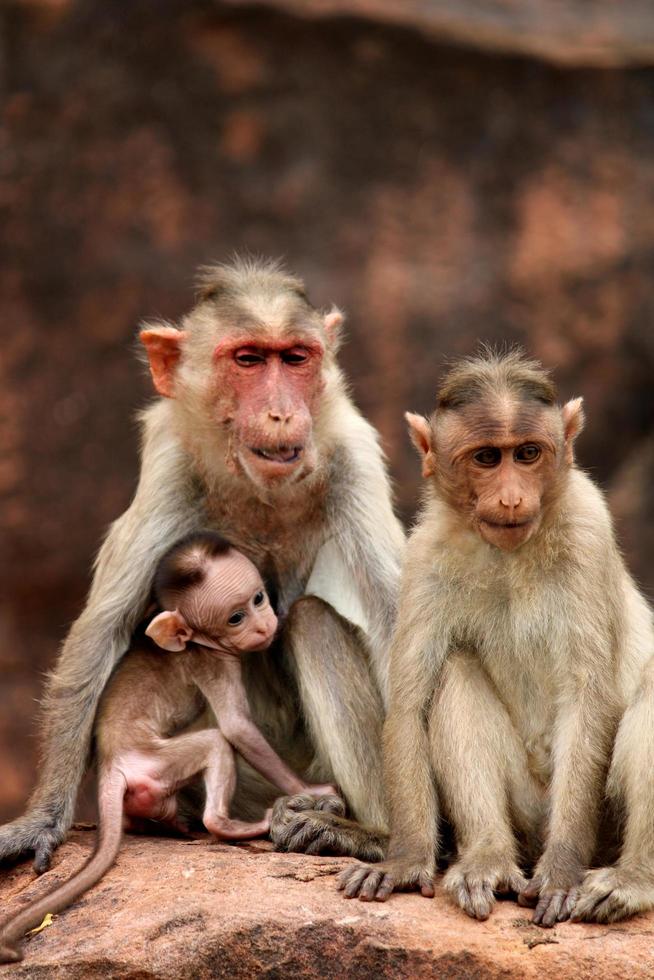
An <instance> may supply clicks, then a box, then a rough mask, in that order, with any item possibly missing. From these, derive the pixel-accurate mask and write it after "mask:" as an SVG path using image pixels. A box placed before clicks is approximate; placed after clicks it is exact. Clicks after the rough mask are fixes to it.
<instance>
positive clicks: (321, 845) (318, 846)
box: [304, 837, 327, 854]
mask: <svg viewBox="0 0 654 980" xmlns="http://www.w3.org/2000/svg"><path fill="white" fill-rule="evenodd" d="M326 846H327V844H326V842H325V841H323V840H322V839H321V838H320V837H316V839H315V840H312V841H311V843H310V844H308V845H307V847H306V848H305V850H304V853H305V854H322V852H323V850H324V849H325V847H326Z"/></svg>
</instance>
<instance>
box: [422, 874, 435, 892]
mask: <svg viewBox="0 0 654 980" xmlns="http://www.w3.org/2000/svg"><path fill="white" fill-rule="evenodd" d="M418 884H419V885H420V893H421V895H424V897H425V898H433V897H434V895H435V894H436V891H435V889H434V879H433V878H432V877H431V875H428V874H424V873H423V874H421V875H420V878H419V879H418Z"/></svg>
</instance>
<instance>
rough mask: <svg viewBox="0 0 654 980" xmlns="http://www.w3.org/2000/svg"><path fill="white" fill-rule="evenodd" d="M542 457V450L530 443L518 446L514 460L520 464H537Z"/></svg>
mask: <svg viewBox="0 0 654 980" xmlns="http://www.w3.org/2000/svg"><path fill="white" fill-rule="evenodd" d="M539 456H540V448H539V447H538V446H534V445H533V444H531V443H529V444H528V445H526V446H518V448H517V449H516V451H515V453H514V454H513V458H514V459H515V460H516V462H518V463H535V462H536V460H537V459H538V457H539Z"/></svg>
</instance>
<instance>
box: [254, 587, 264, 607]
mask: <svg viewBox="0 0 654 980" xmlns="http://www.w3.org/2000/svg"><path fill="white" fill-rule="evenodd" d="M265 598H266V593H265V592H264V591H263V589H261V590H260V591H259V592H257V594H256V595H255V597H254V604H255V606H260V605H261V603H262V602H263V601H264V599H265Z"/></svg>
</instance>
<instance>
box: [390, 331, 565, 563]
mask: <svg viewBox="0 0 654 980" xmlns="http://www.w3.org/2000/svg"><path fill="white" fill-rule="evenodd" d="M556 398H557V391H556V386H555V385H554V382H553V381H552V379H551V377H550V376H549V374H548V373H547V371H545V370H544V368H543V367H542V366H541V365H540V364H539V363H538V362H537V361H534V360H531V359H529V358H527V357H526V356H525V355H524V354H523V353H522V352H521V351H519V350H511V351H508V352H505V353H496V352H493V351H492V350H489V349H486V348H484V349H483V350H482V351H481V352H480V354H479V355H477V356H475V357H471V358H466V359H464V360H461V361H458V362H457V363H455V364H454V365H452V367H451V368H450V369H449V370H448V372H447V373H446V374H445V376H444V378H443V380H442V382H441V384H440V387H439V389H438V394H437V402H436V410H435V412H434V413H433V414H432V415H431V417H430V418H428V419H427V418H424V417H423V416H420V415H414V414H412V413H410V412H407V414H406V419H407V422H408V423H409V433H410V436H411V439H412V441H413V443H414V445H415V446H416V448H417V450H418V452H419V453H420V455H421V456H422V461H423V462H422V472H423V476H424V477H426V478H427V479H428V480H429V481H430V485H431V486H432V488H433V490H434V491H435V493H436V494H437V495H438V497H439V498H440V499H441V500H442V501H443V502H444V503H445V504H446V505H447V506H448V507H449V508H450V510H451V512H452V514H453V515H455V516H456V518H457V520H458V521H459V522H463V523H464V524H465V525H466V526H467V527H468V528H469V530H470V531H472V532H473V533H476V534H479V535H480V536H481V537H482V538H483V540H484V541H486V542H487V543H488V544H490V545H492V546H494V547H497V548H500V549H502V550H503V551H507V552H508V551H514V550H515V549H516V548H518V547H520V546H521V545H523V544H525V542H526V541H528V540H529V539H530V538H531V537H532V536H533V535H534V534H535V533H536V532H537V531H538V529H539V527H541V525H542V524H543V521H544V519H545V518H546V516H547V514H548V510H549V508H550V507H551V505H552V504H553V503H554V502H555V501H557V500H560V499H561V492H560V491H561V486H562V483H563V482H564V481H565V479H566V476H567V473H568V472H569V470H570V468H571V467H572V466H573V465H574V454H573V443H574V440H575V438H576V436H577V435H578V434H579V432H580V431H581V429H582V427H583V421H584V416H583V409H582V400H581V398H575V399H573V400H572V401H569V402H567V404H565V405H564V406H563V407H560V406H559V405H557V401H556Z"/></svg>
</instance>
